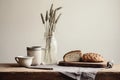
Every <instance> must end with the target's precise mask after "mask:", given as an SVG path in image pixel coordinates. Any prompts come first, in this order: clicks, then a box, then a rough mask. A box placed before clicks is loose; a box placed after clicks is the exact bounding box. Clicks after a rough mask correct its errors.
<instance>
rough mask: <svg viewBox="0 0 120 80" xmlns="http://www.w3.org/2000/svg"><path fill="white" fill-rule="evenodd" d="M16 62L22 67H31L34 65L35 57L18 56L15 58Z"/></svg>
mask: <svg viewBox="0 0 120 80" xmlns="http://www.w3.org/2000/svg"><path fill="white" fill-rule="evenodd" d="M15 60H16V62H17V63H18V64H19V65H20V66H24V67H29V66H31V64H32V60H33V57H29V56H17V57H15Z"/></svg>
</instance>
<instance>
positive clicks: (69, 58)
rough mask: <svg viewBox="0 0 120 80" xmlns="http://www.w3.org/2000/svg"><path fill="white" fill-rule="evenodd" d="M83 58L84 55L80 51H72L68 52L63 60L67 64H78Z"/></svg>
mask: <svg viewBox="0 0 120 80" xmlns="http://www.w3.org/2000/svg"><path fill="white" fill-rule="evenodd" d="M81 58H82V53H81V51H80V50H74V51H70V52H67V53H66V54H65V55H64V57H63V60H64V61H66V62H76V61H77V62H78V61H80V59H81Z"/></svg>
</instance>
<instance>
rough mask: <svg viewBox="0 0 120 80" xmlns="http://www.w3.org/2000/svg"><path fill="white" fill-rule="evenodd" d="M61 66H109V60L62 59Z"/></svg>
mask: <svg viewBox="0 0 120 80" xmlns="http://www.w3.org/2000/svg"><path fill="white" fill-rule="evenodd" d="M59 65H61V66H76V67H94V68H105V67H107V62H65V61H60V62H59Z"/></svg>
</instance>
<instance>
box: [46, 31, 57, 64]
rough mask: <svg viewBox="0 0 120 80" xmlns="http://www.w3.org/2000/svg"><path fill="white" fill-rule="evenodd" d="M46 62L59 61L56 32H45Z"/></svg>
mask: <svg viewBox="0 0 120 80" xmlns="http://www.w3.org/2000/svg"><path fill="white" fill-rule="evenodd" d="M44 37H45V42H46V43H45V55H44V63H45V64H56V63H57V41H56V38H55V35H54V33H52V34H48V33H45V35H44Z"/></svg>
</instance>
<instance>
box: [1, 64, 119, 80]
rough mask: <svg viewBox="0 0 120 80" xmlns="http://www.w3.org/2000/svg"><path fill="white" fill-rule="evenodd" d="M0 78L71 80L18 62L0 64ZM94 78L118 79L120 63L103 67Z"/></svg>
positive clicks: (97, 79) (54, 72)
mask: <svg viewBox="0 0 120 80" xmlns="http://www.w3.org/2000/svg"><path fill="white" fill-rule="evenodd" d="M0 80H73V79H71V78H69V77H67V76H65V75H63V74H61V73H59V72H56V71H52V70H41V69H28V68H25V67H20V66H19V65H18V64H0ZM95 80H120V65H114V66H113V68H109V69H105V68H104V69H103V70H101V71H99V72H98V73H97V75H96V78H95Z"/></svg>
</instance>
